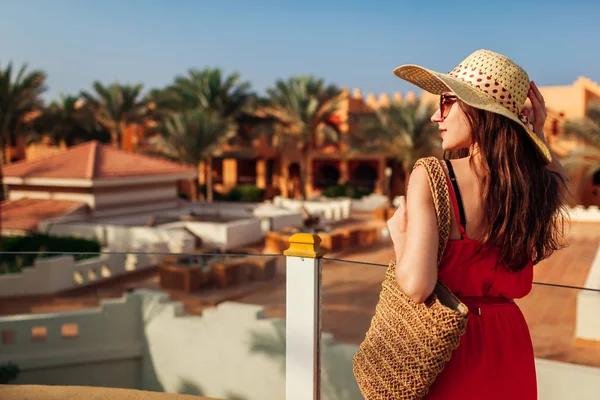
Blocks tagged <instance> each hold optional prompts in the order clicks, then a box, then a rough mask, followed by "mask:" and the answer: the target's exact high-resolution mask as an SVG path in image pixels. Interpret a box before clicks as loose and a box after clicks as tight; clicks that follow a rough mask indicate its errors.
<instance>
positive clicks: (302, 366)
mask: <svg viewBox="0 0 600 400" xmlns="http://www.w3.org/2000/svg"><path fill="white" fill-rule="evenodd" d="M320 243H321V238H319V236H317V235H311V234H308V233H297V234H295V235H293V236H292V237H290V248H289V249H287V250H285V251H284V252H283V254H285V255H286V256H287V259H286V293H285V297H286V301H285V302H286V311H285V319H286V324H285V326H286V342H285V351H286V353H285V355H286V357H285V368H286V369H285V398H286V400H317V399H320V398H321V385H320V383H321V352H320V348H321V257H323V255H325V251H324V250H323V249H321V247H320Z"/></svg>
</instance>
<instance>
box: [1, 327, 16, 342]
mask: <svg viewBox="0 0 600 400" xmlns="http://www.w3.org/2000/svg"><path fill="white" fill-rule="evenodd" d="M16 341H17V335H16V333H15V331H14V330H12V329H4V330H3V331H2V344H13V343H16Z"/></svg>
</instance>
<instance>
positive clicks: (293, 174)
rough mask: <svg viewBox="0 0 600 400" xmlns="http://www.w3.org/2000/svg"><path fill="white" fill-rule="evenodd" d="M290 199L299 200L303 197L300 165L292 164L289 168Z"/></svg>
mask: <svg viewBox="0 0 600 400" xmlns="http://www.w3.org/2000/svg"><path fill="white" fill-rule="evenodd" d="M287 186H288V197H289V198H291V199H297V198H300V197H301V196H302V180H301V178H300V164H298V163H292V164H290V165H289V166H288V181H287Z"/></svg>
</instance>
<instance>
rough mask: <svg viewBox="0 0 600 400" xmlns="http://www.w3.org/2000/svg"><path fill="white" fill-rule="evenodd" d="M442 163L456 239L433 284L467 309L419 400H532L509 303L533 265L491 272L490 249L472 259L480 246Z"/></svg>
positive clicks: (526, 339)
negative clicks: (462, 329)
mask: <svg viewBox="0 0 600 400" xmlns="http://www.w3.org/2000/svg"><path fill="white" fill-rule="evenodd" d="M447 164H448V173H449V175H450V179H448V189H449V191H450V195H451V196H450V197H451V199H452V203H453V206H454V213H455V216H457V221H460V222H459V229H460V232H461V236H462V239H460V240H450V241H449V242H448V245H447V247H446V251H445V252H444V256H443V258H442V261H441V263H440V269H439V279H440V281H441V282H443V283H444V284H445V285H446V286H448V288H450V290H452V292H453V293H454V294H456V295H457V296H458V297H459V298H460V299H461V300H462V301H463V302H464V303H465V304H466V305H467V306H468V307H469V323H468V325H467V330H466V333H465V334H464V335H463V337H462V339H461V343H460V345H459V347H458V348H457V349H456V350H455V351H454V353H453V354H452V358H451V359H450V361H449V362H448V363H447V364H446V366H445V368H444V370H443V371H442V373H441V374H440V375H439V376H438V378H437V379H436V381H435V382H434V384H433V385H432V386H431V387H430V391H429V394H428V395H427V396H426V397H425V399H427V400H433V399H443V400H454V399H456V400H458V399H460V400H469V399H477V400H479V399H485V400H500V399H502V400H534V399H537V383H536V373H535V363H534V355H533V346H532V343H531V336H530V334H529V329H528V327H527V323H526V322H525V319H524V318H523V314H522V313H521V310H520V309H519V307H518V306H517V304H515V302H514V301H513V299H516V298H521V297H524V296H525V295H527V294H528V293H529V291H530V290H531V286H532V282H533V264H532V263H531V262H530V263H528V265H527V266H526V268H525V269H523V270H521V271H519V272H510V271H509V270H507V269H506V268H504V267H502V266H498V267H496V264H497V261H498V252H497V251H495V249H491V250H481V251H480V252H479V254H477V255H475V254H476V252H477V250H478V248H479V246H480V242H478V241H476V240H472V239H469V238H468V237H467V234H466V231H465V225H466V221H465V216H464V210H463V206H462V202H461V197H460V191H459V190H458V185H457V184H456V178H455V176H454V171H453V170H452V165H451V163H449V162H448V163H447ZM458 218H460V220H459V219H458Z"/></svg>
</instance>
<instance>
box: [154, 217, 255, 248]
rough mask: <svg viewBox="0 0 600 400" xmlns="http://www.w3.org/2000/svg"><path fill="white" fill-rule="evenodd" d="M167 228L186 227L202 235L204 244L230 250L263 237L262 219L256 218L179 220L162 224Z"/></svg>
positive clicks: (197, 234) (195, 233) (253, 242)
mask: <svg viewBox="0 0 600 400" xmlns="http://www.w3.org/2000/svg"><path fill="white" fill-rule="evenodd" d="M161 227H162V228H163V229H165V230H170V229H181V228H182V227H184V228H185V229H187V230H188V231H190V232H191V233H193V234H194V235H196V236H198V237H200V238H201V239H202V241H203V244H206V245H209V246H216V247H218V248H220V249H221V250H223V251H225V250H230V249H234V248H236V247H244V246H248V245H251V244H255V243H257V242H259V241H260V240H261V239H262V238H263V231H262V228H261V225H260V220H258V219H256V218H252V219H242V220H237V221H231V222H199V221H179V222H173V223H170V224H164V225H161Z"/></svg>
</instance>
